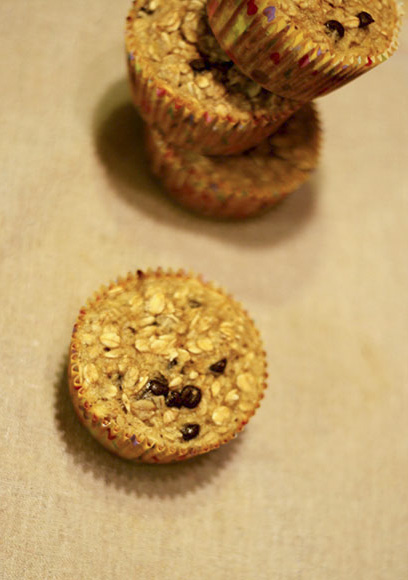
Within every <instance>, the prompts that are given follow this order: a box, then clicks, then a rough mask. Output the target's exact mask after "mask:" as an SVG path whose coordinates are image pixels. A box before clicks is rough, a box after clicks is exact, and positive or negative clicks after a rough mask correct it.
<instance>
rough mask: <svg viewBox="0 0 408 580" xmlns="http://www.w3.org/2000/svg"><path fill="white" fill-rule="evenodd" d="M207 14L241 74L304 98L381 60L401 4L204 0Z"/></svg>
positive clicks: (393, 0) (392, 39) (394, 35)
mask: <svg viewBox="0 0 408 580" xmlns="http://www.w3.org/2000/svg"><path fill="white" fill-rule="evenodd" d="M208 14H209V22H210V25H211V28H212V30H213V32H214V34H215V36H216V38H217V40H218V41H219V43H220V45H221V46H222V48H223V49H224V50H225V51H226V52H227V53H228V54H229V56H230V57H231V58H232V59H233V60H234V62H235V63H236V64H237V66H239V68H240V69H241V70H242V72H244V73H245V74H246V75H248V76H249V77H250V78H252V79H253V80H255V81H257V82H258V83H260V84H261V85H262V86H263V87H265V88H266V89H268V90H270V91H274V92H275V93H276V94H278V95H281V96H282V97H288V98H291V99H295V100H299V101H302V102H306V101H309V100H312V99H314V98H315V97H317V96H320V95H323V94H327V93H329V92H330V91H332V90H334V89H336V88H339V87H340V86H342V85H344V84H346V83H347V82H349V81H351V80H353V79H355V78H356V77H358V76H359V75H361V74H363V73H365V72H367V71H369V70H371V69H372V68H373V67H375V66H377V65H378V64H381V63H382V62H384V61H385V60H387V58H389V57H390V56H391V54H392V53H393V52H394V51H395V50H396V48H397V46H398V43H397V39H398V33H399V29H400V26H401V16H402V6H401V3H400V2H399V1H398V0H248V1H238V0H209V1H208Z"/></svg>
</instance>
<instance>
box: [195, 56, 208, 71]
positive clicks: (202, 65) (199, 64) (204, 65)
mask: <svg viewBox="0 0 408 580" xmlns="http://www.w3.org/2000/svg"><path fill="white" fill-rule="evenodd" d="M190 66H191V68H192V69H193V70H195V71H196V72H203V71H205V70H209V69H210V68H211V66H210V62H209V61H208V60H207V59H205V58H195V59H194V60H191V61H190Z"/></svg>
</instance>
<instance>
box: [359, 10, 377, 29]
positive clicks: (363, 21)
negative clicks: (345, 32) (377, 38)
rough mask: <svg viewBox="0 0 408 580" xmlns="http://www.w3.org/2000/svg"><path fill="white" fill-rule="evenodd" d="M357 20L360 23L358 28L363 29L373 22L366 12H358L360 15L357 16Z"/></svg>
mask: <svg viewBox="0 0 408 580" xmlns="http://www.w3.org/2000/svg"><path fill="white" fill-rule="evenodd" d="M357 18H358V19H359V21H360V24H359V25H358V27H359V28H365V27H366V26H369V25H370V24H372V23H373V22H375V20H374V18H373V17H372V16H371V14H369V13H368V12H360V14H357Z"/></svg>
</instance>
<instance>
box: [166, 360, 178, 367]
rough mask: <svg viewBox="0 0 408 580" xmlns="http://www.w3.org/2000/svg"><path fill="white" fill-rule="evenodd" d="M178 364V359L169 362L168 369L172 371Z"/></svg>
mask: <svg viewBox="0 0 408 580" xmlns="http://www.w3.org/2000/svg"><path fill="white" fill-rule="evenodd" d="M177 363H178V360H177V359H176V358H173V360H171V361H169V364H168V365H167V368H168V369H172V368H173V367H175V366H176V365H177Z"/></svg>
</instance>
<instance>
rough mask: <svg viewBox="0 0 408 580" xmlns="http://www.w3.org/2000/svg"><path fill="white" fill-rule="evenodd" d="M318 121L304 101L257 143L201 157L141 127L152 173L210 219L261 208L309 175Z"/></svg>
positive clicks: (317, 140)
mask: <svg viewBox="0 0 408 580" xmlns="http://www.w3.org/2000/svg"><path fill="white" fill-rule="evenodd" d="M320 141H321V130H320V123H319V120H318V116H317V113H316V110H315V108H314V107H313V105H311V104H307V105H304V106H303V107H302V108H301V109H300V110H299V111H298V112H297V113H295V114H294V115H293V116H292V117H291V118H290V119H288V120H287V121H285V123H284V124H283V125H282V126H281V127H280V128H279V129H278V131H277V132H276V133H274V134H273V135H271V136H270V137H268V138H267V139H265V140H264V141H263V143H262V144H260V145H258V146H257V147H255V148H253V149H251V150H249V151H247V152H246V153H244V154H241V155H239V156H233V157H204V156H202V155H198V154H197V153H192V152H189V151H186V150H184V149H180V148H176V147H172V146H171V145H168V144H167V143H166V142H165V141H164V139H163V138H162V137H161V136H160V135H159V134H158V133H157V132H156V131H152V130H149V129H147V150H148V153H149V156H150V159H151V165H152V169H153V172H154V173H155V174H156V175H157V176H158V177H159V178H160V179H161V180H162V181H163V183H164V185H165V187H166V189H167V191H168V193H169V194H170V196H171V197H172V198H174V199H175V200H176V201H178V202H179V203H181V204H182V205H184V206H185V207H187V208H189V209H191V210H192V211H195V212H196V213H200V214H202V215H205V216H209V217H213V218H234V219H237V218H246V217H249V216H253V215H255V214H258V213H261V212H264V211H265V210H267V209H269V208H270V207H272V206H273V205H275V204H276V203H277V202H279V201H281V200H282V199H283V198H284V197H285V196H287V195H288V194H289V193H291V192H293V191H295V190H296V189H298V188H299V187H300V186H301V185H302V184H303V183H304V182H305V181H307V179H308V178H309V177H310V174H311V172H312V171H313V170H314V169H315V168H316V166H317V163H318V159H319V150H320Z"/></svg>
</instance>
